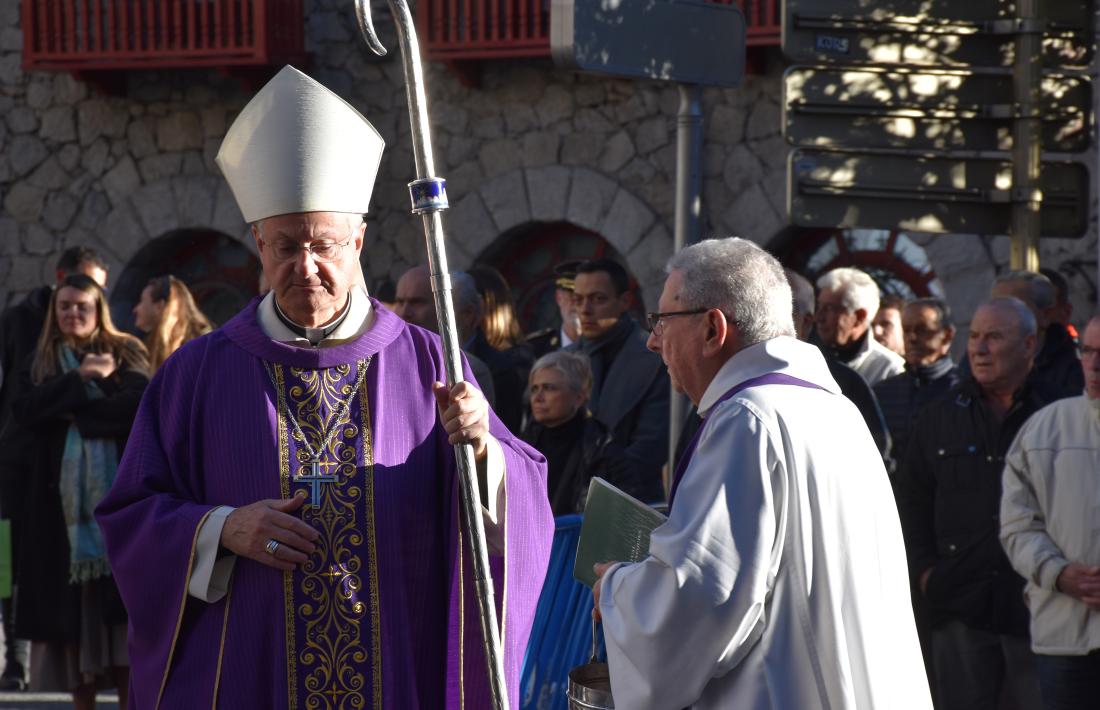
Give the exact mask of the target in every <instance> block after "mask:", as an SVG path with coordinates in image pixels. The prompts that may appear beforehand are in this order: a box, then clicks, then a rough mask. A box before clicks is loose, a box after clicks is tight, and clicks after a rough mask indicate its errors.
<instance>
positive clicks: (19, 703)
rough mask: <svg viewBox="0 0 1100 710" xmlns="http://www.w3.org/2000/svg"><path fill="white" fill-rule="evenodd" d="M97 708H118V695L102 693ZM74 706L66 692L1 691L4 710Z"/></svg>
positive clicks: (1, 705)
mask: <svg viewBox="0 0 1100 710" xmlns="http://www.w3.org/2000/svg"><path fill="white" fill-rule="evenodd" d="M96 700H97V702H96V707H97V708H117V707H118V696H117V695H114V694H111V695H100V696H99V697H98V698H97V699H96ZM72 706H73V701H72V697H71V696H69V695H67V694H65V693H0V708H4V710H62V708H71V707H72Z"/></svg>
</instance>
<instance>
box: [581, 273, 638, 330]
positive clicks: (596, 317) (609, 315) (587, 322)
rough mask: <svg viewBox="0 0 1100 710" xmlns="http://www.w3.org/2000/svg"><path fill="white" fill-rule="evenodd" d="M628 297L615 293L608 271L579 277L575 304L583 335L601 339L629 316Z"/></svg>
mask: <svg viewBox="0 0 1100 710" xmlns="http://www.w3.org/2000/svg"><path fill="white" fill-rule="evenodd" d="M627 299H628V295H627V294H625V293H624V294H619V293H616V292H615V284H614V283H613V282H612V281H611V275H610V274H608V273H607V272H606V271H593V272H592V273H588V274H577V279H576V282H575V285H574V287H573V305H574V306H575V308H576V311H577V317H578V318H579V319H580V322H581V335H583V336H584V337H586V338H588V339H592V338H598V337H600V336H601V335H603V334H604V333H606V332H607V331H609V330H611V328H612V327H613V326H614V325H615V324H616V323H617V322H618V321H619V316H621V315H622V314H623V313H626V308H627Z"/></svg>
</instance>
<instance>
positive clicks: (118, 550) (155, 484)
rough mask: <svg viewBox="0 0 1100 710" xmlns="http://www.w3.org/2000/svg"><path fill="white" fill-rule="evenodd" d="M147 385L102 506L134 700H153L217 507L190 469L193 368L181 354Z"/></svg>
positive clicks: (99, 512) (141, 703) (144, 703)
mask: <svg viewBox="0 0 1100 710" xmlns="http://www.w3.org/2000/svg"><path fill="white" fill-rule="evenodd" d="M174 365H175V367H167V368H162V371H161V372H160V373H158V376H157V377H156V378H154V379H153V382H152V384H151V385H150V386H149V388H148V389H147V390H146V392H145V396H144V397H143V398H142V402H141V405H140V407H139V408H138V413H137V418H136V419H135V421H134V427H133V431H132V433H131V435H130V439H129V441H128V443H127V446H126V451H125V454H124V455H123V457H122V462H121V464H120V465H119V469H118V477H117V478H116V480H115V483H114V486H113V487H112V488H111V490H110V492H109V493H108V494H107V496H106V497H105V498H104V499H103V501H102V502H101V503H100V505H99V506H98V508H97V509H96V518H97V520H98V521H99V525H100V527H101V529H102V530H103V537H104V539H105V541H106V544H107V552H108V557H109V559H110V562H111V569H112V572H113V574H114V577H115V580H116V582H117V584H118V588H119V591H120V592H121V594H122V599H123V601H124V602H125V605H126V610H127V612H128V614H129V616H130V636H129V651H130V662H131V665H132V670H131V673H130V678H131V690H132V692H133V699H132V700H131V702H132V703H133V704H134V706H135V707H155V706H156V703H157V698H158V695H159V693H160V689H161V685H162V682H163V679H164V676H165V670H166V669H167V668H168V666H169V663H170V661H171V655H172V650H173V648H174V646H175V643H176V639H177V636H178V634H179V629H180V625H181V623H182V621H183V611H184V604H185V601H186V595H187V584H188V580H189V577H190V573H191V565H192V561H193V555H194V548H195V540H196V538H197V535H198V530H199V527H200V525H201V523H202V522H203V521H204V520H205V518H206V516H207V515H208V514H209V512H210V511H211V510H213V508H214V506H211V505H205V504H202V503H199V502H197V501H199V500H201V481H200V480H199V479H198V476H197V474H196V472H194V471H193V470H192V466H191V455H190V451H189V447H188V444H189V442H190V438H191V437H190V433H191V432H190V425H191V417H190V405H191V401H192V397H191V396H190V387H189V386H188V384H187V383H189V382H191V381H192V379H191V374H192V373H190V372H188V368H187V363H186V362H185V361H182V360H181V359H180V358H176V359H175V362H174Z"/></svg>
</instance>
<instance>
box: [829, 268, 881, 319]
mask: <svg viewBox="0 0 1100 710" xmlns="http://www.w3.org/2000/svg"><path fill="white" fill-rule="evenodd" d="M817 288H818V290H819V291H824V290H825V289H828V290H830V291H837V292H839V293H840V302H841V303H843V304H844V307H845V308H846V309H848V311H849V312H850V313H854V312H855V311H857V310H859V309H860V308H862V309H863V310H865V311H867V322H868V323H870V322H871V321H873V320H874V319H875V314H876V313H878V304H879V291H878V284H876V283H875V280H874V279H873V278H871V277H870V276H868V275H867V274H866V273H864V272H862V271H860V270H859V269H853V268H851V267H850V266H842V267H840V268H838V269H833V270H832V271H830V272H828V273H827V274H825V275H824V276H822V277H821V278H819V279H818V280H817Z"/></svg>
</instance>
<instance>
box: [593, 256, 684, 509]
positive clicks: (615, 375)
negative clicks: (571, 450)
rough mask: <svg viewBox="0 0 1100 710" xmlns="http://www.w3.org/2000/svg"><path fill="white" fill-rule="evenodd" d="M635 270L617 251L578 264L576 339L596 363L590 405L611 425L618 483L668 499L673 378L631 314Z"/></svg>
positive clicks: (653, 498) (611, 463)
mask: <svg viewBox="0 0 1100 710" xmlns="http://www.w3.org/2000/svg"><path fill="white" fill-rule="evenodd" d="M631 298H632V296H631V293H630V277H629V276H628V275H627V273H626V270H625V269H624V268H623V267H622V266H621V265H620V264H619V263H618V262H616V261H613V260H611V259H596V260H594V261H587V262H584V263H582V264H581V265H579V266H578V267H577V278H576V282H575V285H574V291H573V303H574V305H575V306H576V310H577V317H578V318H579V319H580V328H581V338H580V340H579V341H578V342H577V343H576V345H574V346H572V347H573V349H576V350H579V351H580V352H583V353H584V354H585V355H587V356H588V358H589V360H590V361H591V363H592V379H593V382H592V396H591V399H590V402H591V405H590V407H591V409H592V413H593V414H594V415H595V416H596V417H597V418H598V419H599V420H600V421H601V422H602V423H603V425H604V426H606V427H607V430H608V431H609V432H611V435H612V438H613V441H612V443H611V445H610V446H609V449H608V451H607V453H606V454H605V458H606V460H607V461H608V465H607V476H608V479H609V480H610V481H611V483H613V484H614V485H616V486H618V487H619V488H621V489H623V490H624V491H626V492H627V493H629V494H631V495H633V496H634V497H636V498H639V499H641V500H643V501H645V502H647V503H652V502H657V501H661V500H664V497H665V496H664V490H663V488H662V486H661V467H662V466H664V464H665V461H666V460H667V459H668V401H669V383H668V379H667V378H666V377H665V367H664V364H663V363H662V362H661V358H660V357H659V356H658V355H657V354H655V353H652V352H650V351H649V350H647V349H646V345H645V343H646V333H645V331H643V330H642V329H641V328H640V327H639V326H638V324H637V323H636V322H635V321H634V320H633V319H632V318H631V317H630V316H629V315H628V314H627V310H628V308H629V307H630V303H631Z"/></svg>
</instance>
